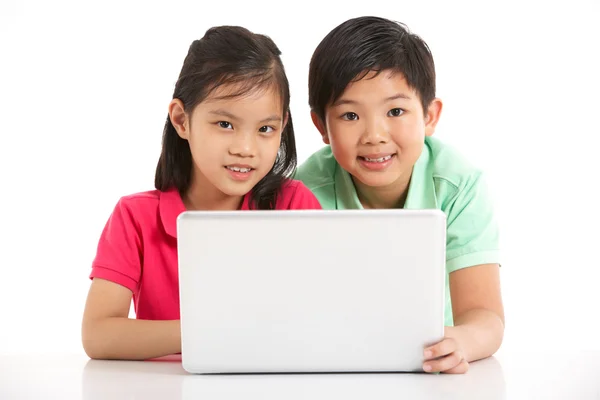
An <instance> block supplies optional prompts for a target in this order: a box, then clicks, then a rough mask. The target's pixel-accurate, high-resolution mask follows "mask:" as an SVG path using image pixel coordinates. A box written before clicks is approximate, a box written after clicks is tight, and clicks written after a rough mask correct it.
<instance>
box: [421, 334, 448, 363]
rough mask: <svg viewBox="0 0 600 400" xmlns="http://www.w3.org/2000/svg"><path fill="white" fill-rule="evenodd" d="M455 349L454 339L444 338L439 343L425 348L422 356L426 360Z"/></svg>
mask: <svg viewBox="0 0 600 400" xmlns="http://www.w3.org/2000/svg"><path fill="white" fill-rule="evenodd" d="M455 351H456V341H455V340H454V339H452V338H446V339H444V340H442V341H441V342H439V343H436V344H434V345H433V346H430V347H428V348H426V349H425V351H424V353H423V354H424V356H425V359H426V360H432V359H434V358H438V357H443V356H447V355H449V354H452V353H453V352H455Z"/></svg>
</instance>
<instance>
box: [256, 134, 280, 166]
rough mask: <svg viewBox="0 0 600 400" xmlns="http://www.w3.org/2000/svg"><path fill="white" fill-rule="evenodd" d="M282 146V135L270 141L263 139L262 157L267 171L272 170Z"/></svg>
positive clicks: (269, 139)
mask: <svg viewBox="0 0 600 400" xmlns="http://www.w3.org/2000/svg"><path fill="white" fill-rule="evenodd" d="M280 145H281V135H277V136H275V137H272V138H268V139H263V142H262V143H261V156H262V159H263V160H264V163H263V167H264V168H265V169H271V167H272V166H273V164H275V160H276V159H277V153H278V152H279V147H280Z"/></svg>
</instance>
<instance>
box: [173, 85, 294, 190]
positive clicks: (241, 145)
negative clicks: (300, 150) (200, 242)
mask: <svg viewBox="0 0 600 400" xmlns="http://www.w3.org/2000/svg"><path fill="white" fill-rule="evenodd" d="M235 89H236V88H235V87H231V86H229V87H228V86H222V87H220V88H218V89H217V90H216V91H214V92H213V94H212V95H211V96H209V97H208V98H206V99H205V100H204V101H203V102H201V103H200V104H198V105H197V106H196V107H195V109H194V110H193V112H192V113H191V115H189V116H186V120H187V124H186V130H185V132H183V135H182V134H181V133H180V136H182V137H183V138H184V139H187V140H188V142H189V144H190V150H191V153H192V158H193V160H194V167H195V168H194V173H193V174H192V177H193V182H192V186H196V187H201V188H202V191H204V192H206V191H208V190H210V188H211V187H212V188H214V189H216V190H217V191H218V192H217V195H219V194H224V195H226V196H243V195H245V194H247V193H248V192H250V190H251V189H252V188H253V187H254V186H255V185H256V184H257V183H258V182H259V181H260V180H261V179H262V178H264V177H265V175H267V173H268V172H269V171H270V170H271V168H272V167H273V165H274V163H275V158H276V157H277V152H278V150H279V145H280V142H281V133H282V130H283V128H284V127H285V123H286V122H287V121H284V120H283V118H282V115H283V111H282V104H281V98H280V96H279V94H278V93H276V91H274V90H271V89H266V90H259V91H256V92H253V93H249V94H247V95H244V96H242V97H234V98H224V99H219V97H220V96H224V95H227V94H228V93H232V90H235Z"/></svg>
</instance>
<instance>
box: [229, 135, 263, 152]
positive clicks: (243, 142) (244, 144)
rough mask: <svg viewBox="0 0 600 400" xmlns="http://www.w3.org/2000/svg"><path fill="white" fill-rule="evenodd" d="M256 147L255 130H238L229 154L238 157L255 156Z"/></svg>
mask: <svg viewBox="0 0 600 400" xmlns="http://www.w3.org/2000/svg"><path fill="white" fill-rule="evenodd" d="M256 148H257V146H256V135H255V134H254V133H253V132H247V131H239V130H238V131H237V132H236V133H235V135H234V136H233V139H232V141H231V144H230V146H229V154H231V155H234V156H238V157H254V156H255V155H256Z"/></svg>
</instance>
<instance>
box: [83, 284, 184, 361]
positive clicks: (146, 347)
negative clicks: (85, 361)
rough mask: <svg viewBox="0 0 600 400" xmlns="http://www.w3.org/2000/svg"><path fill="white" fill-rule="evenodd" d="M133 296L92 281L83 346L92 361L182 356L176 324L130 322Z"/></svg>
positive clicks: (121, 288) (112, 285)
mask: <svg viewBox="0 0 600 400" xmlns="http://www.w3.org/2000/svg"><path fill="white" fill-rule="evenodd" d="M131 297H132V293H131V291H130V290H129V289H127V288H125V287H124V286H121V285H119V284H116V283H113V282H110V281H107V280H104V279H99V278H95V279H94V280H93V281H92V284H91V287H90V291H89V293H88V298H87V302H86V305H85V311H84V315H83V323H82V342H83V348H84V350H85V352H86V354H87V355H88V356H89V357H90V358H93V359H122V360H144V359H148V358H155V357H161V356H165V355H169V354H174V353H180V352H181V331H180V324H179V321H146V320H135V319H129V318H128V313H129V306H130V304H131Z"/></svg>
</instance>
